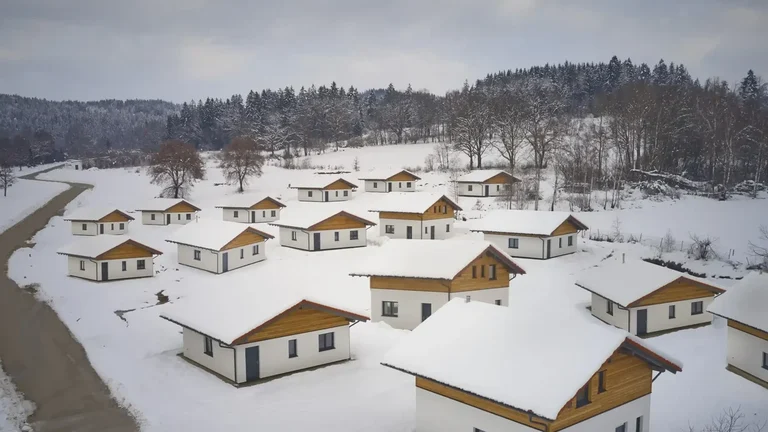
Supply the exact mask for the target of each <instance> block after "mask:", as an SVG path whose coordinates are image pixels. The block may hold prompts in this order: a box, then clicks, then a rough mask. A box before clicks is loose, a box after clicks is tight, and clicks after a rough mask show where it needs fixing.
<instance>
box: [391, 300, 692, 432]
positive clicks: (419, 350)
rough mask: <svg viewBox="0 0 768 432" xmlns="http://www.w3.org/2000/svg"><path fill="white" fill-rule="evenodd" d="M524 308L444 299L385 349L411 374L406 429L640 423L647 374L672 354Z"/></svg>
mask: <svg viewBox="0 0 768 432" xmlns="http://www.w3.org/2000/svg"><path fill="white" fill-rule="evenodd" d="M530 308H531V306H530V305H528V304H519V305H514V307H513V306H510V308H500V307H494V306H493V305H488V304H486V303H481V302H474V301H470V302H469V303H467V302H465V301H464V300H462V299H454V300H451V301H450V302H449V303H448V304H446V305H445V306H443V307H442V308H441V309H440V310H439V311H437V313H435V314H434V315H433V316H432V317H431V318H430V319H428V320H427V321H425V322H424V323H423V324H421V325H420V326H419V327H418V328H416V329H415V330H414V331H413V332H411V333H410V334H407V335H405V336H404V337H403V338H402V339H401V340H400V342H399V343H398V344H396V345H395V347H394V348H393V349H392V350H391V351H389V352H388V353H387V354H385V356H384V360H383V361H382V365H384V366H387V367H390V368H392V369H395V370H397V371H400V372H404V373H406V374H409V375H412V376H414V377H415V387H416V388H415V405H416V406H415V414H416V415H415V417H416V424H415V428H414V430H416V431H440V432H472V431H474V432H478V431H485V432H495V431H507V432H538V431H565V432H606V431H608V432H614V431H616V432H648V431H649V430H650V424H651V392H652V382H653V379H654V376H655V375H657V374H659V373H661V372H665V371H669V372H672V373H677V372H681V371H682V365H681V363H680V362H678V361H677V360H674V359H672V358H670V357H668V356H666V355H664V354H662V353H659V352H657V351H655V350H654V349H653V348H652V347H650V346H649V345H647V344H646V343H645V342H644V341H642V340H639V339H637V338H635V337H633V336H630V335H629V334H628V333H627V332H624V331H621V330H619V329H615V328H612V327H609V326H605V325H601V324H600V323H597V322H593V321H590V320H589V318H588V317H586V316H584V314H580V313H573V314H571V315H573V317H571V316H570V315H569V316H568V317H567V321H560V320H559V319H557V318H561V317H559V316H553V315H552V314H549V313H540V312H541V311H531V310H530ZM510 309H511V310H510ZM553 318H555V319H553ZM573 318H575V319H573Z"/></svg>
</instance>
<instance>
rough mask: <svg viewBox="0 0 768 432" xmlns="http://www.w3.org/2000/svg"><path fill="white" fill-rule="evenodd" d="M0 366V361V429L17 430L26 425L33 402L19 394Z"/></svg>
mask: <svg viewBox="0 0 768 432" xmlns="http://www.w3.org/2000/svg"><path fill="white" fill-rule="evenodd" d="M2 366H3V365H2V363H0V431H2V432H19V431H21V430H22V428H23V427H24V426H25V425H26V419H27V417H29V415H30V414H31V413H32V411H33V410H34V404H32V403H31V402H29V401H25V400H24V398H23V397H22V396H21V395H19V393H18V392H17V391H16V387H15V386H14V385H13V382H11V379H10V378H9V377H8V376H7V375H5V372H3V367H2Z"/></svg>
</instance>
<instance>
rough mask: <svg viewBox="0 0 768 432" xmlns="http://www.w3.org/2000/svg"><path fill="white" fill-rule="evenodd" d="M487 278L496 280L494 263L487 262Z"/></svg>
mask: <svg viewBox="0 0 768 432" xmlns="http://www.w3.org/2000/svg"><path fill="white" fill-rule="evenodd" d="M488 279H489V280H496V264H488Z"/></svg>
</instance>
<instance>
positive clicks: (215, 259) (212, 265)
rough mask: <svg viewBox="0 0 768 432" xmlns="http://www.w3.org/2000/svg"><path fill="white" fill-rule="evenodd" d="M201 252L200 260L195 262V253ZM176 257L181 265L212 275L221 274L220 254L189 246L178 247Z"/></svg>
mask: <svg viewBox="0 0 768 432" xmlns="http://www.w3.org/2000/svg"><path fill="white" fill-rule="evenodd" d="M196 250H199V251H200V260H199V261H198V260H195V251H196ZM176 256H177V259H178V261H179V264H183V265H186V266H190V267H195V268H199V269H201V270H206V271H209V272H212V273H220V272H221V267H219V266H218V263H219V256H218V253H216V252H215V251H212V250H209V249H200V248H195V247H192V246H187V245H181V244H177V245H176Z"/></svg>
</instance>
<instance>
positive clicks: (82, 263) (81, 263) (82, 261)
mask: <svg viewBox="0 0 768 432" xmlns="http://www.w3.org/2000/svg"><path fill="white" fill-rule="evenodd" d="M80 270H82V271H85V260H80Z"/></svg>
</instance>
